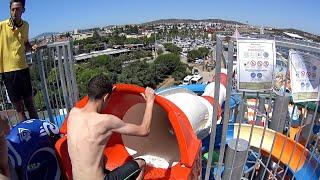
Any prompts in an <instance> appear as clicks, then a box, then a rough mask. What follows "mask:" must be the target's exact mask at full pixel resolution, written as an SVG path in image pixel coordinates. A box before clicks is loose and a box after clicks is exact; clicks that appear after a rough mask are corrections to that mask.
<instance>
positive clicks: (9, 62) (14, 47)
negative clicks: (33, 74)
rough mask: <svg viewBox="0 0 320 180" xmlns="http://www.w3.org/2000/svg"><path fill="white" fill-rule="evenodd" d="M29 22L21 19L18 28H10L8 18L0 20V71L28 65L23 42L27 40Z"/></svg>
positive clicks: (17, 68) (18, 68) (23, 67)
mask: <svg viewBox="0 0 320 180" xmlns="http://www.w3.org/2000/svg"><path fill="white" fill-rule="evenodd" d="M28 34H29V24H28V23H27V22H26V21H23V25H22V26H21V27H19V28H18V29H14V30H13V29H12V27H11V26H10V20H9V19H8V20H4V21H1V22H0V73H3V72H11V71H17V70H21V69H25V68H27V67H28V64H27V61H26V47H25V43H26V42H27V41H28Z"/></svg>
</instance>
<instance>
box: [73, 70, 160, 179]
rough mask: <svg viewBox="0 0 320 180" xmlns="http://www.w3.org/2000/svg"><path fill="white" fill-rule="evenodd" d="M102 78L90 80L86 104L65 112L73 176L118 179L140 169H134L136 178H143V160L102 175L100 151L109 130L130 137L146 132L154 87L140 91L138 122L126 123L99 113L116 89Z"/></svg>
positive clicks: (144, 134) (150, 114) (150, 113)
mask: <svg viewBox="0 0 320 180" xmlns="http://www.w3.org/2000/svg"><path fill="white" fill-rule="evenodd" d="M91 81H92V82H91ZM105 81H106V80H105V77H103V76H101V77H100V76H98V77H95V78H93V80H90V82H89V85H88V95H89V101H88V103H87V104H86V105H85V106H84V107H83V108H81V109H80V108H73V109H72V110H71V111H70V113H69V115H68V122H67V123H68V125H67V128H68V130H67V131H68V133H67V139H68V151H69V156H70V159H71V163H72V173H73V179H76V180H82V179H83V180H88V179H104V178H105V179H113V178H115V179H117V178H120V179H121V178H122V177H124V176H126V175H127V174H132V171H136V170H139V169H140V170H139V171H137V172H138V173H139V174H137V176H135V177H137V179H142V178H143V167H144V166H145V162H144V161H143V160H135V161H133V162H127V164H125V165H123V166H121V167H122V168H118V170H116V171H113V172H111V173H109V174H105V173H104V168H105V166H104V163H105V162H104V158H103V150H104V148H105V146H106V144H107V142H108V140H109V137H110V135H111V134H112V133H120V134H125V135H133V136H147V135H148V134H149V132H150V125H151V118H152V110H153V104H154V98H155V96H154V90H153V89H151V88H146V90H145V92H144V93H141V95H142V97H143V98H144V99H145V100H146V109H145V112H144V116H143V119H142V122H141V124H140V125H135V124H129V123H125V122H123V121H122V120H121V119H119V118H118V117H116V116H114V115H109V114H100V112H102V110H103V109H104V108H105V107H106V106H107V104H108V102H109V97H110V94H111V93H112V91H113V90H114V88H115V87H112V86H111V85H110V84H106V83H105ZM110 86H111V89H110ZM105 89H108V90H107V91H106V90H105ZM108 176H110V177H108ZM111 176H112V177H111Z"/></svg>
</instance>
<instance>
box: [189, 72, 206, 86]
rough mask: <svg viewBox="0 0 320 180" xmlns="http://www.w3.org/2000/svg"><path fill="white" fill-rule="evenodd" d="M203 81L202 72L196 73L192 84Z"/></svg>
mask: <svg viewBox="0 0 320 180" xmlns="http://www.w3.org/2000/svg"><path fill="white" fill-rule="evenodd" d="M202 81H203V77H202V76H201V75H200V74H197V75H194V76H193V78H192V79H191V84H200V83H202Z"/></svg>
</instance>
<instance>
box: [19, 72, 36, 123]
mask: <svg viewBox="0 0 320 180" xmlns="http://www.w3.org/2000/svg"><path fill="white" fill-rule="evenodd" d="M21 74H22V77H20V79H23V82H21V84H23V89H22V90H21V91H22V92H21V94H22V97H23V100H24V105H25V106H26V109H27V111H28V112H29V118H30V119H38V118H39V117H38V113H37V110H36V108H35V105H34V101H33V91H32V84H31V77H30V72H29V69H25V70H23V71H22V73H21Z"/></svg>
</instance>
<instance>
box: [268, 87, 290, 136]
mask: <svg viewBox="0 0 320 180" xmlns="http://www.w3.org/2000/svg"><path fill="white" fill-rule="evenodd" d="M289 102H290V96H289V95H288V94H287V93H286V94H285V95H284V96H277V97H276V98H275V102H274V106H273V111H272V118H271V123H270V126H269V128H270V129H273V130H275V131H277V132H280V133H282V132H283V130H284V126H285V124H286V120H287V114H288V105H289Z"/></svg>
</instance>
